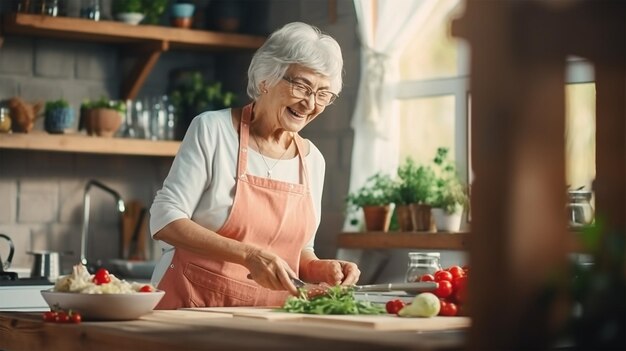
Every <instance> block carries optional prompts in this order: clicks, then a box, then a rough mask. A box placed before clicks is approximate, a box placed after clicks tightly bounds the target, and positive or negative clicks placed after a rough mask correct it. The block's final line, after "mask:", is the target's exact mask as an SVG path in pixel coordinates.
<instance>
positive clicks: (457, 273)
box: [448, 266, 465, 279]
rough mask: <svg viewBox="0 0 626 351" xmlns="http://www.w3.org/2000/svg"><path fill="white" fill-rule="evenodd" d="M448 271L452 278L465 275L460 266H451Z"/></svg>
mask: <svg viewBox="0 0 626 351" xmlns="http://www.w3.org/2000/svg"><path fill="white" fill-rule="evenodd" d="M448 272H450V273H451V274H452V279H454V278H459V277H463V276H465V271H464V270H463V268H461V267H460V266H452V267H450V268H448Z"/></svg>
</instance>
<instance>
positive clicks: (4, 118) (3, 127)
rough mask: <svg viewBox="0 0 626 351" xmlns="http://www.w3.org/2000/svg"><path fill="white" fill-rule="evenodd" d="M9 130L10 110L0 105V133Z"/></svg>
mask: <svg viewBox="0 0 626 351" xmlns="http://www.w3.org/2000/svg"><path fill="white" fill-rule="evenodd" d="M10 132H11V110H9V109H8V108H6V107H0V133H10Z"/></svg>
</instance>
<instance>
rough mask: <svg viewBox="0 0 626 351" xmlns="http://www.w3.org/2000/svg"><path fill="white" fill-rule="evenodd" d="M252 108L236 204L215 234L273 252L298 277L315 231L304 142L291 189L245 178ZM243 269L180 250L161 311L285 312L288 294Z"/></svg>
mask: <svg viewBox="0 0 626 351" xmlns="http://www.w3.org/2000/svg"><path fill="white" fill-rule="evenodd" d="M251 115H252V104H250V105H247V106H245V107H244V108H243V112H242V117H241V124H240V129H239V130H240V132H239V157H238V162H237V175H238V178H237V180H236V185H235V199H234V201H233V206H232V208H231V212H230V214H229V216H228V219H227V220H226V223H224V225H223V226H222V228H220V229H219V230H218V231H217V233H218V234H220V235H222V236H224V237H227V238H231V239H235V240H238V241H240V242H244V243H250V244H253V245H255V246H257V247H259V248H261V249H263V250H269V251H271V252H273V253H275V254H276V255H278V256H280V257H281V258H282V259H284V260H285V261H286V262H287V263H288V264H289V266H290V267H291V269H293V271H294V272H296V273H298V268H299V262H300V252H301V250H302V247H303V246H304V244H305V243H306V242H308V241H309V240H310V238H311V236H312V235H313V231H314V230H315V212H314V208H313V201H312V198H311V194H310V192H309V179H308V172H307V169H306V162H305V160H304V156H303V155H302V139H301V138H300V137H299V136H296V137H295V139H294V140H295V143H296V150H297V153H298V158H299V159H300V183H302V184H293V183H287V182H282V181H277V180H272V179H269V178H261V177H256V176H253V175H250V174H247V172H246V168H247V165H248V140H249V135H250V131H249V127H250V120H251ZM249 273H250V272H249V271H248V270H247V269H246V268H245V267H244V266H242V265H238V264H235V263H231V262H224V261H219V260H212V259H211V258H207V257H202V256H199V255H197V254H195V253H192V252H189V251H187V250H183V249H180V248H176V250H175V252H174V257H173V258H172V263H171V264H170V266H169V268H168V269H167V271H166V272H165V274H164V276H163V278H162V279H161V282H160V283H159V285H158V288H159V289H162V290H164V291H165V296H163V299H162V300H161V301H160V302H159V304H158V305H157V307H156V308H157V309H176V308H180V307H219V306H281V305H282V304H283V303H284V301H285V299H286V298H287V296H289V293H288V292H287V291H273V290H270V289H266V288H263V287H261V286H260V285H258V284H257V283H256V282H254V281H253V280H251V279H248V278H247V275H248V274H249Z"/></svg>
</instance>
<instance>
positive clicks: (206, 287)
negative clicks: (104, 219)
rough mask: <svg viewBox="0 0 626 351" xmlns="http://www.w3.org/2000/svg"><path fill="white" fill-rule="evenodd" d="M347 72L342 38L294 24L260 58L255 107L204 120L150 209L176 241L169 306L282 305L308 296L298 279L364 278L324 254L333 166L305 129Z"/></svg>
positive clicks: (255, 66)
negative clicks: (321, 241) (320, 252)
mask: <svg viewBox="0 0 626 351" xmlns="http://www.w3.org/2000/svg"><path fill="white" fill-rule="evenodd" d="M342 67H343V59H342V56H341V49H340V47H339V45H338V44H337V42H336V41H335V40H334V39H333V38H331V37H330V36H328V35H324V34H322V33H321V32H320V31H319V30H318V29H317V28H315V27H312V26H310V25H307V24H304V23H291V24H287V25H285V26H284V27H282V28H281V29H279V30H278V31H276V32H274V33H273V34H272V35H271V36H270V37H269V38H268V40H267V41H266V42H265V43H264V44H263V46H262V47H261V48H260V49H259V50H258V51H257V52H256V53H255V54H254V56H253V58H252V62H251V63H250V67H249V69H248V88H247V92H248V95H249V96H250V98H252V103H250V104H249V105H246V106H244V107H242V108H232V109H224V110H221V111H213V112H204V113H202V114H200V115H199V116H197V117H196V118H194V120H193V121H192V123H191V125H190V126H189V129H188V131H187V134H186V135H185V138H184V140H183V142H182V144H181V147H180V150H179V152H178V154H177V155H176V158H175V159H174V163H173V164H172V168H171V170H170V173H169V174H168V176H167V178H166V179H165V182H164V183H163V188H162V189H161V190H159V191H158V192H157V195H156V197H155V199H154V203H153V205H152V208H151V209H150V214H151V219H150V230H151V232H152V233H153V237H154V238H155V239H157V240H162V241H164V242H165V243H167V244H169V247H168V249H166V250H165V252H164V254H163V257H162V258H161V260H160V262H159V264H158V265H157V267H156V269H155V272H154V274H153V279H152V282H153V284H155V285H157V286H158V288H159V289H162V290H165V291H166V294H165V296H164V298H163V299H162V300H161V302H160V303H159V305H158V306H157V308H160V309H174V308H180V307H198V306H200V307H202V306H280V305H282V304H283V303H284V300H285V299H286V298H287V296H289V294H290V293H291V294H293V295H296V294H297V293H298V290H297V288H296V286H295V285H294V283H293V282H292V280H291V278H295V277H299V278H300V279H302V280H304V281H306V282H311V283H326V284H330V285H335V284H342V285H352V284H355V283H356V282H357V280H358V278H359V275H360V271H359V269H358V268H357V266H356V265H355V264H354V263H352V262H346V261H341V260H334V259H319V258H318V257H317V256H316V255H315V253H314V251H313V242H314V239H315V232H316V230H317V228H318V226H319V223H320V213H321V209H320V207H321V197H322V187H323V182H324V171H325V163H324V158H323V156H322V154H321V153H320V151H319V150H318V149H317V148H316V147H315V145H313V143H311V142H310V141H309V140H306V139H303V138H302V137H301V136H300V135H299V134H298V133H299V132H300V130H302V128H304V127H305V126H306V125H307V124H309V123H310V122H311V121H312V120H314V119H315V118H316V117H317V116H318V115H319V114H321V113H322V112H323V111H324V109H325V108H326V107H327V106H328V105H330V104H332V103H333V101H334V100H335V99H336V98H337V95H338V94H339V92H340V90H341V86H342V80H341V73H342Z"/></svg>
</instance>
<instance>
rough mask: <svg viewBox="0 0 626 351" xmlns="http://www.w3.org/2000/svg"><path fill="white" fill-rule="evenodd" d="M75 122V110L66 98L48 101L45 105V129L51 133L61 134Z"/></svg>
mask: <svg viewBox="0 0 626 351" xmlns="http://www.w3.org/2000/svg"><path fill="white" fill-rule="evenodd" d="M72 123H74V110H73V109H72V108H71V107H70V104H69V103H68V102H67V101H65V100H64V99H59V100H54V101H48V102H46V105H45V113H44V129H45V130H46V131H47V132H48V133H51V134H61V133H64V132H65V129H67V128H70V127H71V126H72Z"/></svg>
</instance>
